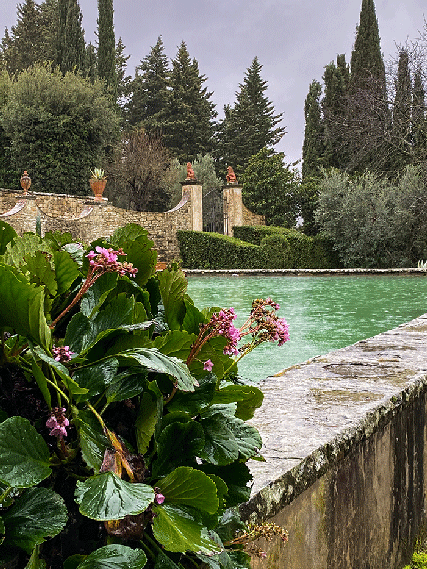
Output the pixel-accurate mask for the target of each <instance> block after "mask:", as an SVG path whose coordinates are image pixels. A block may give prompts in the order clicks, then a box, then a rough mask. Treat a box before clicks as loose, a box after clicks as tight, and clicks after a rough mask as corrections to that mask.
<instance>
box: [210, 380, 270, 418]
mask: <svg viewBox="0 0 427 569" xmlns="http://www.w3.org/2000/svg"><path fill="white" fill-rule="evenodd" d="M263 399H264V395H263V393H262V391H261V390H260V389H258V387H255V386H254V385H227V386H226V387H223V388H222V389H220V390H219V391H217V392H216V393H215V396H214V398H213V400H212V403H232V402H237V410H236V417H238V418H239V419H242V420H243V421H248V420H249V419H252V417H253V416H254V411H255V409H257V408H258V407H261V404H262V400H263Z"/></svg>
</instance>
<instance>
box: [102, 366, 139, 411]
mask: <svg viewBox="0 0 427 569" xmlns="http://www.w3.org/2000/svg"><path fill="white" fill-rule="evenodd" d="M147 375H148V372H147V370H146V369H144V368H141V367H138V368H137V369H132V368H129V369H128V370H126V371H124V372H122V373H120V374H119V375H117V376H116V377H115V379H114V382H113V383H112V384H111V385H109V386H108V388H107V390H106V392H105V397H106V399H107V403H113V401H124V400H125V399H132V397H135V396H136V395H139V394H140V393H141V391H143V390H144V388H145V386H146V384H147Z"/></svg>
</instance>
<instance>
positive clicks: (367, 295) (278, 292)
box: [188, 275, 427, 382]
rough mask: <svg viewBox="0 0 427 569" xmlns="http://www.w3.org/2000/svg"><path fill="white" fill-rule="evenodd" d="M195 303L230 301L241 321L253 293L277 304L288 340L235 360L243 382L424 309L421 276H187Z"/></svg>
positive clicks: (426, 282)
mask: <svg viewBox="0 0 427 569" xmlns="http://www.w3.org/2000/svg"><path fill="white" fill-rule="evenodd" d="M188 293H189V294H190V296H191V297H192V298H193V300H194V303H195V305H196V306H197V307H199V308H204V307H207V306H221V307H224V308H228V307H230V306H232V307H233V308H234V309H235V311H236V313H237V318H236V321H235V325H236V327H238V326H239V325H241V324H242V323H243V322H244V320H245V318H246V316H247V315H248V314H249V312H250V308H251V303H252V299H253V298H266V297H268V296H270V297H271V298H273V300H275V301H276V302H278V303H279V304H280V310H279V312H278V315H279V316H280V317H283V318H286V320H287V322H288V324H289V332H290V337H291V339H290V340H289V341H288V342H287V343H286V344H285V345H284V346H282V347H280V348H278V347H277V346H276V345H273V344H264V345H262V346H260V347H258V348H257V349H256V350H254V352H252V353H251V354H249V355H248V356H246V358H244V359H242V360H241V362H240V363H239V375H240V376H241V377H242V379H243V380H245V381H256V382H257V381H259V380H261V379H264V378H266V377H268V376H269V375H274V374H275V373H278V372H279V371H281V370H282V369H285V368H287V367H289V366H291V365H293V364H296V363H301V362H304V361H306V360H307V359H309V358H311V357H313V356H316V355H320V354H326V353H327V352H330V351H331V350H336V349H338V348H343V347H345V346H348V345H350V344H353V343H354V342H357V341H358V340H363V339H365V338H370V337H371V336H375V335H376V334H379V333H380V332H384V331H386V330H390V329H391V328H395V327H396V326H398V325H399V324H402V323H404V322H407V321H409V320H412V319H413V318H416V317H417V316H420V315H421V314H424V313H425V312H427V278H426V277H425V276H403V275H402V276H400V275H397V276H325V277H314V276H310V277H280V276H254V277H248V276H244V277H237V276H189V277H188Z"/></svg>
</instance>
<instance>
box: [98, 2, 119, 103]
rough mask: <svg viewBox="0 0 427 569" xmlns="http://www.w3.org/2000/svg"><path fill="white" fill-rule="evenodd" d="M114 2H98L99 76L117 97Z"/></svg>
mask: <svg viewBox="0 0 427 569" xmlns="http://www.w3.org/2000/svg"><path fill="white" fill-rule="evenodd" d="M113 18H114V10H113V0H98V76H99V77H100V78H101V79H104V80H105V82H106V84H107V87H108V88H109V89H110V90H111V91H112V92H113V95H114V96H116V90H117V78H116V39H115V34H114V21H113Z"/></svg>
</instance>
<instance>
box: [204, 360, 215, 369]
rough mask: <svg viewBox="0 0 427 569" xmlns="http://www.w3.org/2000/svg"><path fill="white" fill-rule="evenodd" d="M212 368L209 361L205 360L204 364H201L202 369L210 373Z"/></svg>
mask: <svg viewBox="0 0 427 569" xmlns="http://www.w3.org/2000/svg"><path fill="white" fill-rule="evenodd" d="M212 368H213V363H212V362H211V360H206V361H205V363H204V364H203V369H204V370H206V371H212Z"/></svg>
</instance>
